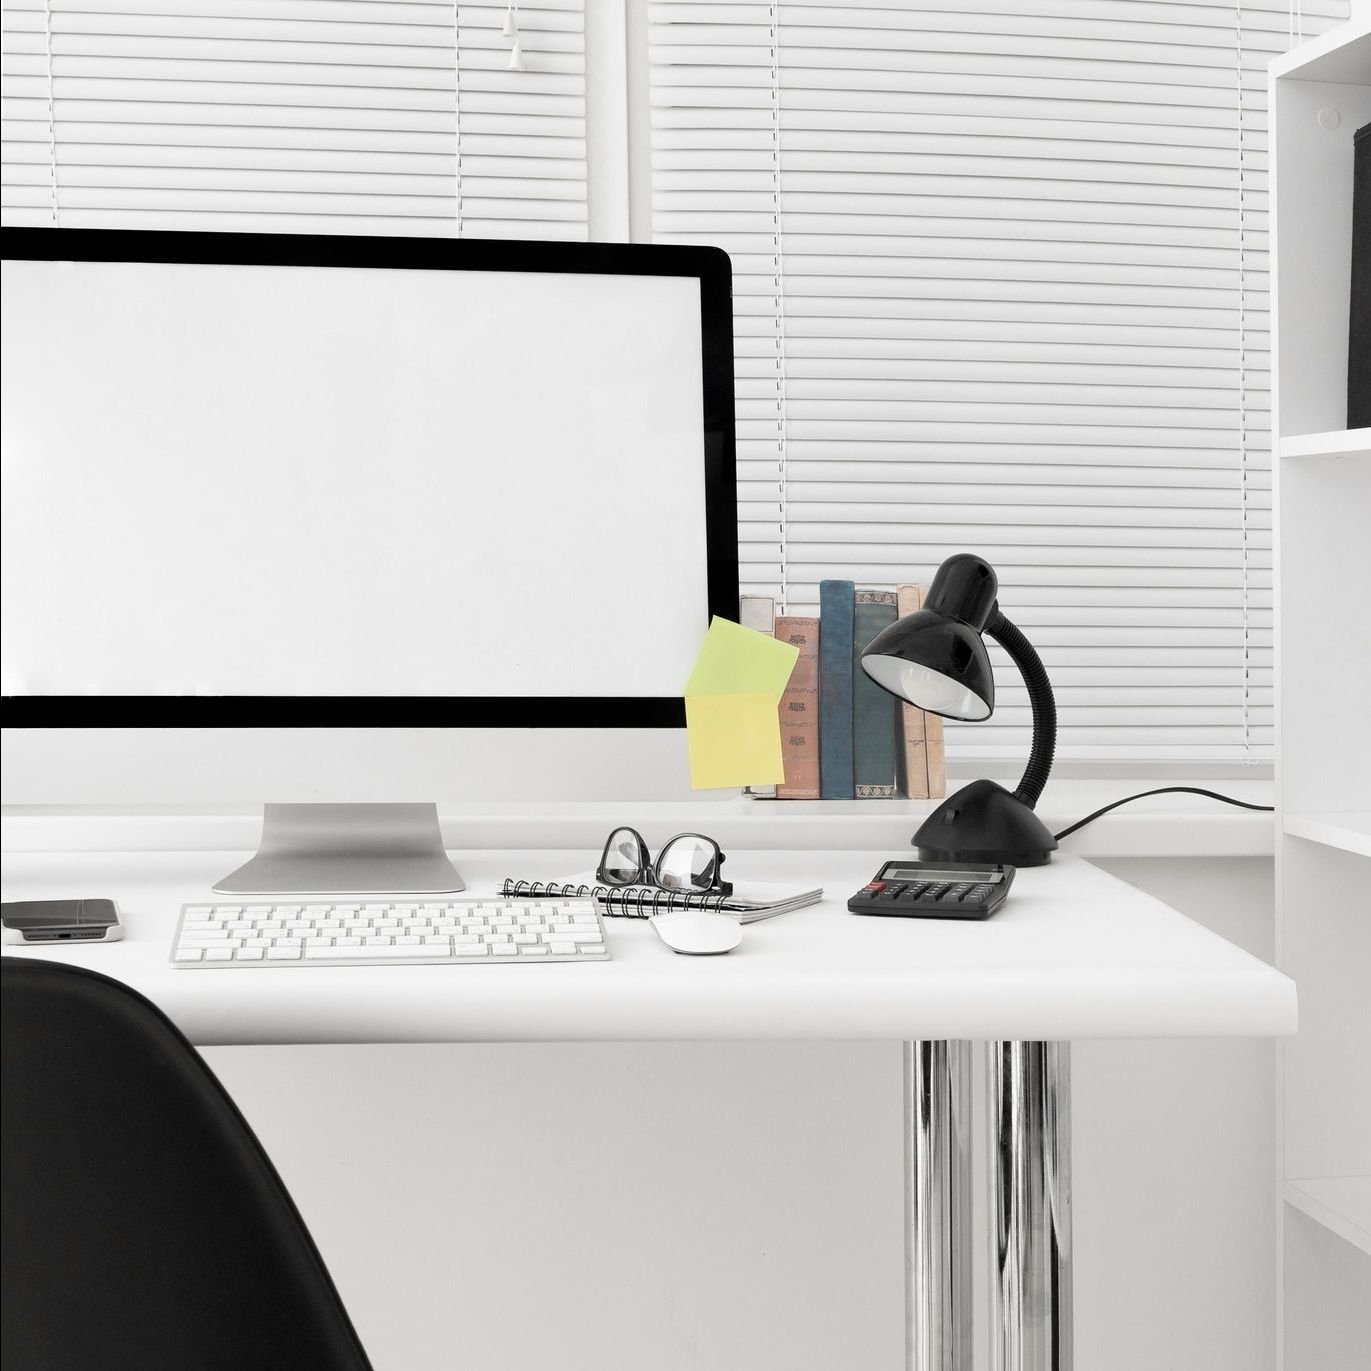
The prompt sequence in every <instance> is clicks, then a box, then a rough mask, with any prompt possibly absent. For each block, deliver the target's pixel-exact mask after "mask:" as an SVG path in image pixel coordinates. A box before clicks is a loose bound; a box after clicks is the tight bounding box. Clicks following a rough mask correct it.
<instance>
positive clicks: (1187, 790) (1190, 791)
mask: <svg viewBox="0 0 1371 1371" xmlns="http://www.w3.org/2000/svg"><path fill="white" fill-rule="evenodd" d="M1149 795H1204V796H1206V797H1207V798H1208V799H1211V800H1221V801H1222V802H1223V803H1224V804H1226V805H1237V806H1238V808H1239V809H1260V810H1263V811H1265V812H1266V813H1268V814H1270V813H1273V812H1274V811H1275V808H1276V807H1275V805H1254V804H1249V803H1248V802H1247V801H1246V800H1235V799H1234V798H1233V797H1232V796H1231V795H1220V794H1219V793H1218V791H1217V790H1204V789H1202V788H1201V787H1200V786H1196V785H1164V786H1162V788H1161V789H1160V790H1144V791H1141V792H1140V793H1139V794H1137V795H1127V796H1125V797H1124V798H1123V799H1122V800H1115V801H1114V803H1113V804H1111V805H1105V807H1104V808H1103V809H1097V810H1096V811H1095V812H1094V813H1093V814H1087V815H1086V816H1085V818H1084V819H1078V820H1077V821H1076V822H1075V823H1074V824H1072V825H1071V827H1070V828H1064V829H1062V831H1061V832H1060V833H1054V834H1053V835H1052V836H1053V837H1054V838H1056V839H1057V841H1058V842H1061V840H1062V839H1063V838H1066V837H1069V836H1070V835H1071V834H1072V833H1074V832H1075V831H1076V830H1077V829H1078V828H1084V827H1085V826H1086V824H1092V823H1094V822H1095V820H1096V819H1098V818H1099V817H1100V816H1101V815H1102V814H1108V813H1109V811H1110V810H1111V809H1117V808H1118V807H1119V806H1120V805H1126V804H1129V803H1131V802H1132V801H1133V800H1145V799H1147V797H1148V796H1149Z"/></svg>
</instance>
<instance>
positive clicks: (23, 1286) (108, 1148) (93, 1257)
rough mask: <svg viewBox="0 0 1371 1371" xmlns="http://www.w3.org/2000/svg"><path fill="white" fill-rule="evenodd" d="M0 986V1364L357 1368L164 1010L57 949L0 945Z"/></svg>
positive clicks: (327, 1291) (206, 1075) (262, 1164)
mask: <svg viewBox="0 0 1371 1371" xmlns="http://www.w3.org/2000/svg"><path fill="white" fill-rule="evenodd" d="M186 974H193V973H186ZM0 991H2V992H3V993H2V994H0V1020H2V1022H3V1030H4V1032H3V1040H2V1041H0V1053H3V1061H4V1071H3V1107H2V1108H0V1114H2V1115H3V1120H2V1122H0V1148H2V1149H3V1152H2V1153H0V1176H2V1177H3V1192H4V1193H3V1199H4V1209H3V1216H0V1230H3V1234H2V1236H3V1268H2V1269H0V1304H2V1305H3V1331H2V1333H0V1353H3V1357H4V1362H5V1367H6V1371H86V1368H90V1369H91V1371H95V1369H96V1368H99V1369H100V1371H120V1368H125V1367H127V1368H129V1371H161V1369H162V1368H165V1369H166V1371H221V1368H222V1371H274V1369H275V1368H282V1371H284V1369H285V1368H290V1371H300V1369H301V1368H310V1371H335V1369H336V1371H370V1363H369V1362H368V1361H367V1356H366V1353H365V1352H364V1351H363V1350H362V1344H361V1342H360V1341H359V1340H358V1338H357V1334H356V1333H355V1332H354V1331H353V1327H352V1324H351V1322H350V1321H349V1320H348V1316H347V1312H346V1311H345V1310H344V1308H343V1305H342V1302H341V1300H340V1299H339V1298H338V1292H337V1290H336V1289H335V1288H334V1285H333V1281H332V1280H331V1279H330V1278H329V1274H328V1271H327V1269H326V1268H325V1266H324V1263H323V1260H322V1259H321V1258H320V1256H319V1252H318V1249H317V1248H316V1247H315V1246H314V1242H313V1240H312V1239H311V1238H310V1235H309V1231H308V1230H307V1229H306V1228H305V1225H304V1222H303V1220H302V1219H301V1218H300V1214H299V1212H298V1211H297V1210H296V1208H295V1205H294V1204H293V1203H292V1201H291V1198H290V1196H289V1194H287V1193H286V1188H285V1186H284V1185H282V1183H281V1178H280V1177H279V1176H278V1175H277V1174H276V1171H275V1169H274V1168H273V1166H272V1164H271V1162H270V1161H269V1160H268V1159H267V1155H266V1153H265V1152H263V1150H262V1147H261V1144H260V1143H259V1142H258V1141H257V1139H256V1137H255V1136H254V1135H253V1132H252V1129H251V1128H249V1127H248V1125H247V1122H246V1120H244V1118H243V1116H242V1115H241V1114H240V1113H239V1112H238V1110H237V1109H236V1108H235V1107H234V1104H233V1102H232V1101H231V1100H230V1099H229V1097H228V1095H227V1094H225V1092H224V1089H223V1087H222V1086H221V1085H220V1084H219V1082H218V1081H217V1080H216V1079H215V1078H214V1075H213V1073H212V1072H211V1071H210V1070H209V1068H208V1067H207V1066H206V1065H205V1063H204V1062H203V1061H202V1060H201V1059H200V1057H199V1055H198V1054H197V1053H196V1051H195V1049H194V1048H192V1047H191V1045H190V1044H189V1043H188V1042H187V1041H186V1039H185V1038H184V1037H182V1035H181V1034H180V1032H178V1031H177V1029H176V1028H175V1027H174V1026H173V1024H172V1023H171V1021H170V1020H169V1019H168V1018H167V1017H166V1015H164V1014H163V1013H162V1012H161V1011H160V1010H159V1009H157V1008H156V1007H155V1006H154V1005H152V1004H150V1003H149V1002H148V1001H147V1000H146V999H144V998H143V996H141V995H139V994H137V993H136V992H134V991H132V990H130V989H129V988H128V987H127V986H125V985H121V984H120V983H119V982H118V981H113V980H110V979H109V978H108V977H107V976H101V975H97V974H96V973H95V972H92V971H85V970H82V969H80V968H77V967H70V966H66V965H62V964H59V963H56V962H43V961H28V960H23V959H20V958H17V957H6V958H4V959H3V961H0Z"/></svg>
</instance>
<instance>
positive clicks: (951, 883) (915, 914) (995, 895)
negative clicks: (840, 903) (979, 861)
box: [847, 858, 1014, 919]
mask: <svg viewBox="0 0 1371 1371" xmlns="http://www.w3.org/2000/svg"><path fill="white" fill-rule="evenodd" d="M1013 883H1014V868H1013V867H1012V866H952V865H949V864H948V863H947V862H912V861H908V860H906V859H904V858H897V859H896V860H895V861H893V862H887V863H886V864H885V865H884V866H883V867H882V868H881V869H880V870H879V871H878V872H877V873H876V874H875V875H874V876H873V877H872V878H871V880H870V881H868V882H867V884H866V885H865V886H863V887H862V889H861V890H859V891H858V892H857V893H856V894H855V895H854V896H853V897H852V898H851V899H850V900H849V901H848V902H847V907H848V909H850V910H851V911H852V913H854V914H893V915H895V916H896V917H897V918H905V919H985V918H988V917H989V916H990V915H991V914H993V913H994V912H995V911H996V910H997V909H998V908H999V907H1000V906H1001V905H1002V904H1003V903H1004V898H1005V896H1006V895H1008V894H1009V887H1010V886H1011V885H1012V884H1013Z"/></svg>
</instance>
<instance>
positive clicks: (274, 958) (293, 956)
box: [267, 947, 300, 962]
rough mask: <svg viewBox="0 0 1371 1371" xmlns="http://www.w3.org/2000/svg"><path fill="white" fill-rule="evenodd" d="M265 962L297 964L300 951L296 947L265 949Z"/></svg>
mask: <svg viewBox="0 0 1371 1371" xmlns="http://www.w3.org/2000/svg"><path fill="white" fill-rule="evenodd" d="M267 960H268V961H271V962H298V961H299V960H300V949H299V948H298V947H269V948H267Z"/></svg>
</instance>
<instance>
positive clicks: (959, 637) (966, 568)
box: [861, 552, 999, 722]
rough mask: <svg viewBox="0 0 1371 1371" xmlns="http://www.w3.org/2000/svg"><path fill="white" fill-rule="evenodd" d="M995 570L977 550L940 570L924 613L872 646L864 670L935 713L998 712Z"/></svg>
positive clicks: (973, 717)
mask: <svg viewBox="0 0 1371 1371" xmlns="http://www.w3.org/2000/svg"><path fill="white" fill-rule="evenodd" d="M998 593H999V582H998V580H997V579H996V576H995V571H994V568H992V567H991V565H990V564H989V562H987V561H985V560H984V558H981V557H977V556H975V555H974V554H973V553H970V552H959V553H957V555H956V556H954V557H949V558H948V559H947V561H945V562H944V563H943V564H942V566H940V567H939V568H938V570H937V573H936V574H935V575H934V577H933V584H932V585H931V586H930V587H929V589H928V594H927V596H925V598H924V606H923V608H922V609H919V610H916V611H915V612H914V613H913V614H907V615H905V617H904V618H903V619H899V620H897V621H896V622H895V623H893V624H891V626H890V627H889V628H887V629H885V630H884V631H883V632H881V633H879V634H877V635H876V637H875V638H873V639H872V640H871V642H870V643H868V644H867V646H866V649H865V651H863V653H862V657H861V662H862V670H863V671H865V672H866V674H867V675H868V676H870V677H871V679H872V680H873V681H875V682H876V684H877V685H878V686H880V687H881V688H882V689H884V690H888V691H889V692H890V693H891V694H892V695H897V696H898V697H899V698H900V699H902V700H907V701H908V702H909V703H910V704H912V705H917V706H918V707H919V708H920V709H925V710H928V711H929V712H930V713H932V714H942V715H944V716H946V717H947V718H949V719H967V720H970V721H972V722H976V721H979V720H981V719H988V718H989V717H990V716H991V714H992V713H994V710H995V676H994V673H993V672H992V671H991V669H990V658H989V656H988V655H987V653H986V650H985V640H984V639H983V638H982V637H981V632H982V630H983V629H984V628H985V626H986V623H987V622H988V621H989V619H990V616H991V614H992V613H994V611H995V598H996V595H997V594H998Z"/></svg>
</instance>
